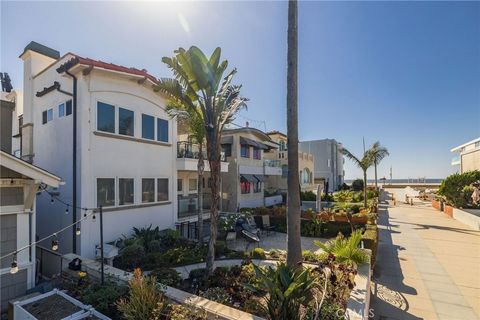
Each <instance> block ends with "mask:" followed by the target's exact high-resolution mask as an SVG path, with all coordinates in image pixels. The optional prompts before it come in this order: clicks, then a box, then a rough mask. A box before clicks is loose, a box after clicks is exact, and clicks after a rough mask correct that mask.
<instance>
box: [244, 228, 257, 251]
mask: <svg viewBox="0 0 480 320" xmlns="http://www.w3.org/2000/svg"><path fill="white" fill-rule="evenodd" d="M242 235H243V237H244V238H245V239H246V240H247V245H246V246H245V251H248V247H249V246H250V244H252V243H253V244H254V245H255V244H257V247H259V246H260V238H259V236H258V234H256V233H253V232H250V231H248V230H245V229H244V230H242Z"/></svg>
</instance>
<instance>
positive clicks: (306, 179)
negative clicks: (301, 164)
mask: <svg viewBox="0 0 480 320" xmlns="http://www.w3.org/2000/svg"><path fill="white" fill-rule="evenodd" d="M300 177H301V182H302V184H310V183H312V172H311V171H310V169H308V168H305V169H304V170H303V174H302V171H300Z"/></svg>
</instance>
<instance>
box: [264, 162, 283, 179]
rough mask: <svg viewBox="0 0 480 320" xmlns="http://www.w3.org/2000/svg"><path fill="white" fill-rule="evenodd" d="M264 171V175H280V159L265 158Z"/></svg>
mask: <svg viewBox="0 0 480 320" xmlns="http://www.w3.org/2000/svg"><path fill="white" fill-rule="evenodd" d="M263 167H264V172H265V175H266V176H281V175H282V168H281V166H280V160H270V159H266V160H264V161H263Z"/></svg>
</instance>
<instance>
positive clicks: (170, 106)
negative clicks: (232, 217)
mask: <svg viewBox="0 0 480 320" xmlns="http://www.w3.org/2000/svg"><path fill="white" fill-rule="evenodd" d="M166 110H167V113H168V114H169V115H170V117H171V118H176V119H177V121H178V122H179V123H180V124H183V125H185V126H186V127H187V128H188V131H189V134H190V135H189V136H190V138H193V140H194V142H196V143H197V144H198V163H197V186H198V188H197V190H198V200H197V201H198V205H197V207H198V209H197V214H198V219H197V220H198V222H197V227H198V244H199V245H200V246H201V245H202V244H203V172H204V170H205V159H204V155H203V145H204V143H205V127H204V125H203V121H202V119H201V118H200V117H199V112H192V111H191V110H189V109H188V108H186V107H185V106H184V105H178V104H176V103H175V101H169V102H167V108H166ZM189 111H190V112H189Z"/></svg>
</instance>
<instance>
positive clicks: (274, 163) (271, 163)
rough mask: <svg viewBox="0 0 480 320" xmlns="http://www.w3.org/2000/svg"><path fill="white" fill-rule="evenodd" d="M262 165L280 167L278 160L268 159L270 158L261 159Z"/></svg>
mask: <svg viewBox="0 0 480 320" xmlns="http://www.w3.org/2000/svg"><path fill="white" fill-rule="evenodd" d="M263 165H264V166H265V167H274V168H275V167H280V160H270V159H265V160H264V161H263Z"/></svg>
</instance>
